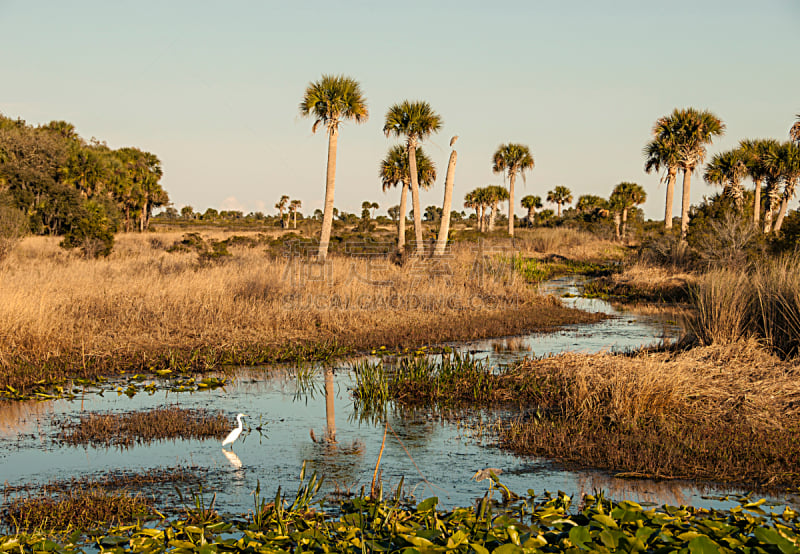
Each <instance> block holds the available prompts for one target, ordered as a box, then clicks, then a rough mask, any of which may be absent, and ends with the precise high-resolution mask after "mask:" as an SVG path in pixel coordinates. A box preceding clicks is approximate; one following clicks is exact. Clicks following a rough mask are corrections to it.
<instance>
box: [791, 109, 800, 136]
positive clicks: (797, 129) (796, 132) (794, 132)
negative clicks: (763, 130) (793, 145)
mask: <svg viewBox="0 0 800 554" xmlns="http://www.w3.org/2000/svg"><path fill="white" fill-rule="evenodd" d="M795 117H796V118H797V121H795V122H794V124H793V125H792V128H791V129H789V137H790V138H791V139H792V140H793V141H794V142H797V143H800V113H799V114H797V115H796V116H795Z"/></svg>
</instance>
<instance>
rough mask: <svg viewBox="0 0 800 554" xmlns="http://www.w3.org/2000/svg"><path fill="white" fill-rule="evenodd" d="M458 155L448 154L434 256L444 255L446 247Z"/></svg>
mask: <svg viewBox="0 0 800 554" xmlns="http://www.w3.org/2000/svg"><path fill="white" fill-rule="evenodd" d="M457 158H458V154H457V153H456V151H455V150H453V151H452V152H451V153H450V161H449V162H448V164H447V177H446V178H445V180H444V200H443V201H442V221H441V222H440V223H439V236H437V237H436V248H434V251H433V255H434V256H442V255H444V249H445V247H446V246H447V235H448V234H449V232H450V210H451V209H452V207H453V179H454V178H455V173H456V159H457Z"/></svg>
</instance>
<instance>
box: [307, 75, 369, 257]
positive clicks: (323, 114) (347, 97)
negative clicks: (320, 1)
mask: <svg viewBox="0 0 800 554" xmlns="http://www.w3.org/2000/svg"><path fill="white" fill-rule="evenodd" d="M300 114H301V115H303V116H305V117H308V116H311V117H313V118H314V125H312V126H311V132H312V133H315V132H316V131H317V127H319V125H320V124H324V125H325V130H326V131H327V133H328V168H327V172H326V176H325V211H324V212H323V216H322V231H321V232H320V237H319V260H320V261H322V262H324V261H325V258H327V256H328V243H329V242H330V238H331V226H332V225H333V193H334V188H335V184H336V147H337V144H338V139H339V123H340V122H342V121H347V120H351V121H355V122H356V123H364V122H365V121H366V120H367V119H368V118H369V110H368V109H367V101H366V98H364V94H363V93H362V92H361V85H359V84H358V81H356V80H355V79H351V78H350V77H345V76H344V75H323V76H322V78H321V79H320V80H319V81H316V82H313V83H310V84H309V85H308V87H307V88H306V91H305V94H304V95H303V101H302V102H300Z"/></svg>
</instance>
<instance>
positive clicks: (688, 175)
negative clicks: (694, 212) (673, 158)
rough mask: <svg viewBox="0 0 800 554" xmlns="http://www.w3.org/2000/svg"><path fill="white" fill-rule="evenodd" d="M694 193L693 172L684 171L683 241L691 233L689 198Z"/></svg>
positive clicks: (682, 199)
mask: <svg viewBox="0 0 800 554" xmlns="http://www.w3.org/2000/svg"><path fill="white" fill-rule="evenodd" d="M691 191H692V171H691V170H689V169H684V170H683V195H682V198H681V240H683V241H685V240H686V235H687V234H688V233H689V196H690V193H691Z"/></svg>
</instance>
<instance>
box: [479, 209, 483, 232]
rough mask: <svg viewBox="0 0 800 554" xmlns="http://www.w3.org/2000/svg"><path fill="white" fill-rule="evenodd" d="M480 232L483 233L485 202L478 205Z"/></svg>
mask: <svg viewBox="0 0 800 554" xmlns="http://www.w3.org/2000/svg"><path fill="white" fill-rule="evenodd" d="M478 210H479V211H478V232H480V233H483V211H484V207H483V204H481V205H480V206H478Z"/></svg>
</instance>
